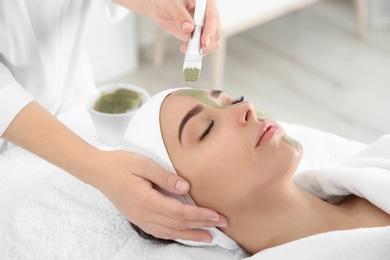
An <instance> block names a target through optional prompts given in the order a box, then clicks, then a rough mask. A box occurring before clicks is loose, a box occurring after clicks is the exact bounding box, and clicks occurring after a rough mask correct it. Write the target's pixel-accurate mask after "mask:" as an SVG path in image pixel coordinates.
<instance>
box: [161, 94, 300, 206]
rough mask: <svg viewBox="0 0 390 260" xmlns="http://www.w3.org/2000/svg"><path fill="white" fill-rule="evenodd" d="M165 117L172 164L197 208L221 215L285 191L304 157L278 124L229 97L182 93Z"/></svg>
mask: <svg viewBox="0 0 390 260" xmlns="http://www.w3.org/2000/svg"><path fill="white" fill-rule="evenodd" d="M160 118H161V131H162V135H163V139H164V143H165V146H166V148H167V151H168V154H169V156H170V159H171V161H172V163H173V165H174V167H175V169H176V171H177V173H178V174H179V175H180V176H182V177H183V178H185V179H186V180H187V181H189V182H190V184H191V191H190V194H191V196H192V197H193V199H194V200H195V202H196V204H197V205H199V206H204V207H210V208H213V209H215V210H218V211H219V212H221V213H224V210H225V209H226V208H225V207H226V206H227V205H228V206H230V207H238V208H239V207H240V205H241V203H242V202H243V201H245V200H247V199H248V198H249V197H248V196H251V194H253V192H256V193H257V194H258V193H259V192H261V193H262V194H263V195H264V196H268V195H269V196H273V195H274V193H275V192H280V191H281V189H282V186H283V185H285V184H286V182H291V177H292V175H293V174H294V172H295V170H296V168H297V166H298V164H299V161H300V158H301V156H302V149H301V147H300V144H299V143H298V142H296V141H294V140H293V139H291V138H289V137H287V136H286V134H285V132H284V130H283V129H282V128H281V127H280V126H279V125H278V124H277V123H276V122H275V121H274V120H272V119H271V118H268V117H267V116H266V114H264V113H261V112H257V111H256V110H255V109H254V107H253V105H252V103H251V102H249V101H241V100H238V101H237V100H236V101H235V99H234V98H232V97H230V96H229V95H227V94H225V93H223V92H219V91H206V90H199V89H186V90H179V91H177V92H175V93H173V94H171V95H169V96H168V97H166V99H165V101H164V102H163V105H162V107H161V111H160ZM252 197H253V196H252Z"/></svg>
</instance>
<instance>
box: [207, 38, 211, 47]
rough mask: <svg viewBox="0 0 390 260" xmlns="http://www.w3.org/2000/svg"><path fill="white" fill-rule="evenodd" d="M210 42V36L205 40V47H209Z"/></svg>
mask: <svg viewBox="0 0 390 260" xmlns="http://www.w3.org/2000/svg"><path fill="white" fill-rule="evenodd" d="M210 42H211V38H208V39H207V42H206V47H209V45H210Z"/></svg>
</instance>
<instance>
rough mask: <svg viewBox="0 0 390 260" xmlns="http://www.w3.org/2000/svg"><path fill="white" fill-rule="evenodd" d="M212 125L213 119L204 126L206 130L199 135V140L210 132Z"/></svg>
mask: <svg viewBox="0 0 390 260" xmlns="http://www.w3.org/2000/svg"><path fill="white" fill-rule="evenodd" d="M213 126H214V120H211V122H210V124H209V126H208V127H207V128H206V130H205V131H204V132H203V133H202V135H201V136H200V138H199V141H202V140H203V138H205V137H206V135H207V134H208V133H209V132H210V130H211V128H213Z"/></svg>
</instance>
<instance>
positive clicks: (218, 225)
mask: <svg viewBox="0 0 390 260" xmlns="http://www.w3.org/2000/svg"><path fill="white" fill-rule="evenodd" d="M217 227H227V224H226V223H224V222H219V223H217Z"/></svg>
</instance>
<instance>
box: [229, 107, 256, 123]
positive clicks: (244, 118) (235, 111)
mask: <svg viewBox="0 0 390 260" xmlns="http://www.w3.org/2000/svg"><path fill="white" fill-rule="evenodd" d="M229 108H230V110H231V113H229V114H230V116H231V118H233V119H234V120H238V123H239V124H240V125H246V124H247V123H248V122H250V121H252V120H256V110H255V108H254V106H253V104H252V102H250V101H244V102H241V103H238V104H235V105H233V106H231V107H229Z"/></svg>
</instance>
